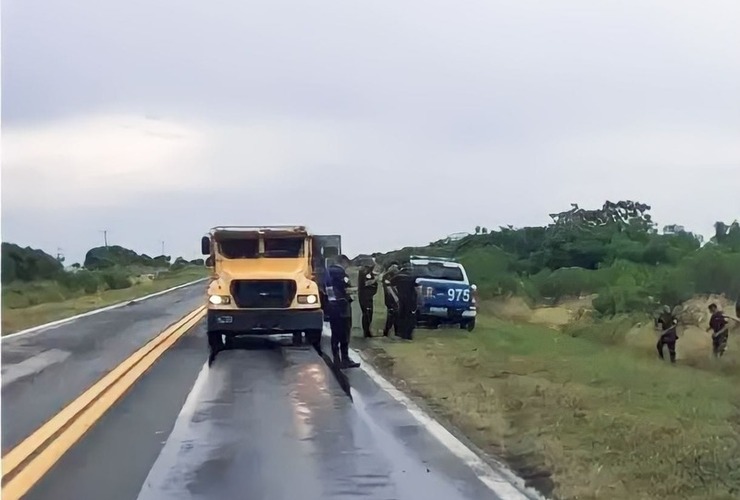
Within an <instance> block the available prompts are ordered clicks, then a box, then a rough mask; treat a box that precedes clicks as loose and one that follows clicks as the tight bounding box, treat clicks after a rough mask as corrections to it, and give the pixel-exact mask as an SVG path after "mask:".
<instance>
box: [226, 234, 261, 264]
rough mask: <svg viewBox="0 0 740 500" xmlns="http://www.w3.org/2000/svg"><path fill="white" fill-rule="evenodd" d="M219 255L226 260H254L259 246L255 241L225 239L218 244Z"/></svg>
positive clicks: (257, 254) (257, 255) (257, 241)
mask: <svg viewBox="0 0 740 500" xmlns="http://www.w3.org/2000/svg"><path fill="white" fill-rule="evenodd" d="M218 248H219V250H220V252H221V255H223V256H224V257H226V258H227V259H256V258H257V257H259V252H260V245H259V240H257V239H231V238H229V239H225V240H221V241H219V242H218Z"/></svg>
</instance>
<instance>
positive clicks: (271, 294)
mask: <svg viewBox="0 0 740 500" xmlns="http://www.w3.org/2000/svg"><path fill="white" fill-rule="evenodd" d="M295 292H296V284H295V281H293V280H235V281H233V282H232V283H231V295H232V296H233V297H234V302H235V303H236V306H237V307H239V308H242V309H284V308H287V307H290V304H291V303H292V302H293V297H295Z"/></svg>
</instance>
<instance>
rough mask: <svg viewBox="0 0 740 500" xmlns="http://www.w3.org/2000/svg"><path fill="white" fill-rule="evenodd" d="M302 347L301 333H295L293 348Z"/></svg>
mask: <svg viewBox="0 0 740 500" xmlns="http://www.w3.org/2000/svg"><path fill="white" fill-rule="evenodd" d="M302 345H303V332H297V333H294V334H293V347H300V346H302Z"/></svg>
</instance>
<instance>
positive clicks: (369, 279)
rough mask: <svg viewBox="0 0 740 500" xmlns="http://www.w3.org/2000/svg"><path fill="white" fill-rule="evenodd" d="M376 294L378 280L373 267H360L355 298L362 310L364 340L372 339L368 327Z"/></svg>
mask: <svg viewBox="0 0 740 500" xmlns="http://www.w3.org/2000/svg"><path fill="white" fill-rule="evenodd" d="M376 293H378V280H377V277H376V276H375V274H374V273H373V266H362V267H361V268H360V271H359V273H358V276H357V297H358V299H359V301H360V309H362V331H363V333H364V335H365V338H369V337H372V336H373V334H372V331H371V330H370V325H372V322H373V308H374V307H373V301H374V300H375V294H376Z"/></svg>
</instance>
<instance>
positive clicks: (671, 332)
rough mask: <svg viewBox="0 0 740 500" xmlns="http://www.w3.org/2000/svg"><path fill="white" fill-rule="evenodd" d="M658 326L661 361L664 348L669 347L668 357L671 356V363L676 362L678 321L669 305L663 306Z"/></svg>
mask: <svg viewBox="0 0 740 500" xmlns="http://www.w3.org/2000/svg"><path fill="white" fill-rule="evenodd" d="M656 324H657V325H658V327H659V328H660V330H661V334H660V339H658V344H657V346H656V347H657V348H658V356H660V359H665V358H664V357H663V347H664V346H666V347H668V355H669V356H670V359H671V363H675V362H676V341H677V340H678V330H677V326H678V320H677V319H676V317H675V316H674V315H673V314H672V313H671V308H670V307H669V306H667V305H665V306H663V312H662V313H661V315H660V316H659V317H658V319H657V321H656Z"/></svg>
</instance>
